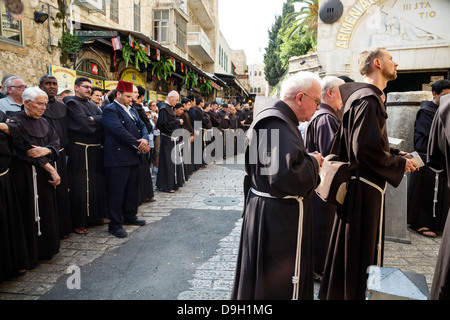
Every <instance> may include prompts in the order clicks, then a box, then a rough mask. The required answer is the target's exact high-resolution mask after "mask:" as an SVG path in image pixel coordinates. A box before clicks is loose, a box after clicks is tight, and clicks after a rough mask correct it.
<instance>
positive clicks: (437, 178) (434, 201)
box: [433, 173, 439, 218]
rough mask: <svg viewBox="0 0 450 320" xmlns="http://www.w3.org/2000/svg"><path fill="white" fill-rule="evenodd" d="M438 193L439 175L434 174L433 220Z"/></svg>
mask: <svg viewBox="0 0 450 320" xmlns="http://www.w3.org/2000/svg"><path fill="white" fill-rule="evenodd" d="M438 192H439V173H436V175H435V177H434V198H433V218H436V204H437V202H438V199H437V198H438Z"/></svg>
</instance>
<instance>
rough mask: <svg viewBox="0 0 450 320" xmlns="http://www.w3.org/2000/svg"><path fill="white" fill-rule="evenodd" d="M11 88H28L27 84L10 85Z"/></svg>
mask: <svg viewBox="0 0 450 320" xmlns="http://www.w3.org/2000/svg"><path fill="white" fill-rule="evenodd" d="M10 87H11V88H19V89H26V88H27V86H26V85H20V86H10Z"/></svg>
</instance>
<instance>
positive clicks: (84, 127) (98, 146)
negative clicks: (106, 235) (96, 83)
mask: <svg viewBox="0 0 450 320" xmlns="http://www.w3.org/2000/svg"><path fill="white" fill-rule="evenodd" d="M74 89H75V96H68V97H65V98H64V99H63V101H64V103H65V104H66V105H67V122H68V131H67V134H68V140H69V141H68V144H67V155H68V161H67V171H68V175H69V186H70V203H71V207H70V209H71V212H72V224H73V227H74V232H75V233H77V234H85V233H86V232H87V231H86V228H85V227H86V226H87V225H88V224H96V223H105V222H106V221H105V219H106V182H105V176H104V168H103V149H102V143H103V138H104V132H103V126H102V111H101V110H100V109H99V108H98V107H97V106H96V105H95V104H94V103H93V102H91V101H89V98H90V96H91V90H92V85H91V80H89V78H85V77H79V78H77V79H76V80H75V86H74Z"/></svg>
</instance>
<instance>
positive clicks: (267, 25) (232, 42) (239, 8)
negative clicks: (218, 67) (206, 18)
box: [219, 0, 286, 65]
mask: <svg viewBox="0 0 450 320" xmlns="http://www.w3.org/2000/svg"><path fill="white" fill-rule="evenodd" d="M285 1H286V0H219V26H220V30H221V31H222V34H223V36H224V37H225V39H226V40H227V42H228V45H229V46H230V47H231V49H232V50H244V52H245V55H246V56H247V64H248V65H251V64H262V63H263V59H264V52H265V48H267V46H268V43H269V30H270V29H271V28H272V25H273V24H274V22H275V16H276V15H278V16H280V15H281V13H282V10H283V3H284V2H285Z"/></svg>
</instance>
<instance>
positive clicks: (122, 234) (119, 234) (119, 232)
mask: <svg viewBox="0 0 450 320" xmlns="http://www.w3.org/2000/svg"><path fill="white" fill-rule="evenodd" d="M109 233H111V234H112V235H113V236H115V237H117V238H125V237H126V236H127V235H128V233H127V232H126V231H125V230H124V229H122V228H120V229H117V230H109Z"/></svg>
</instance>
